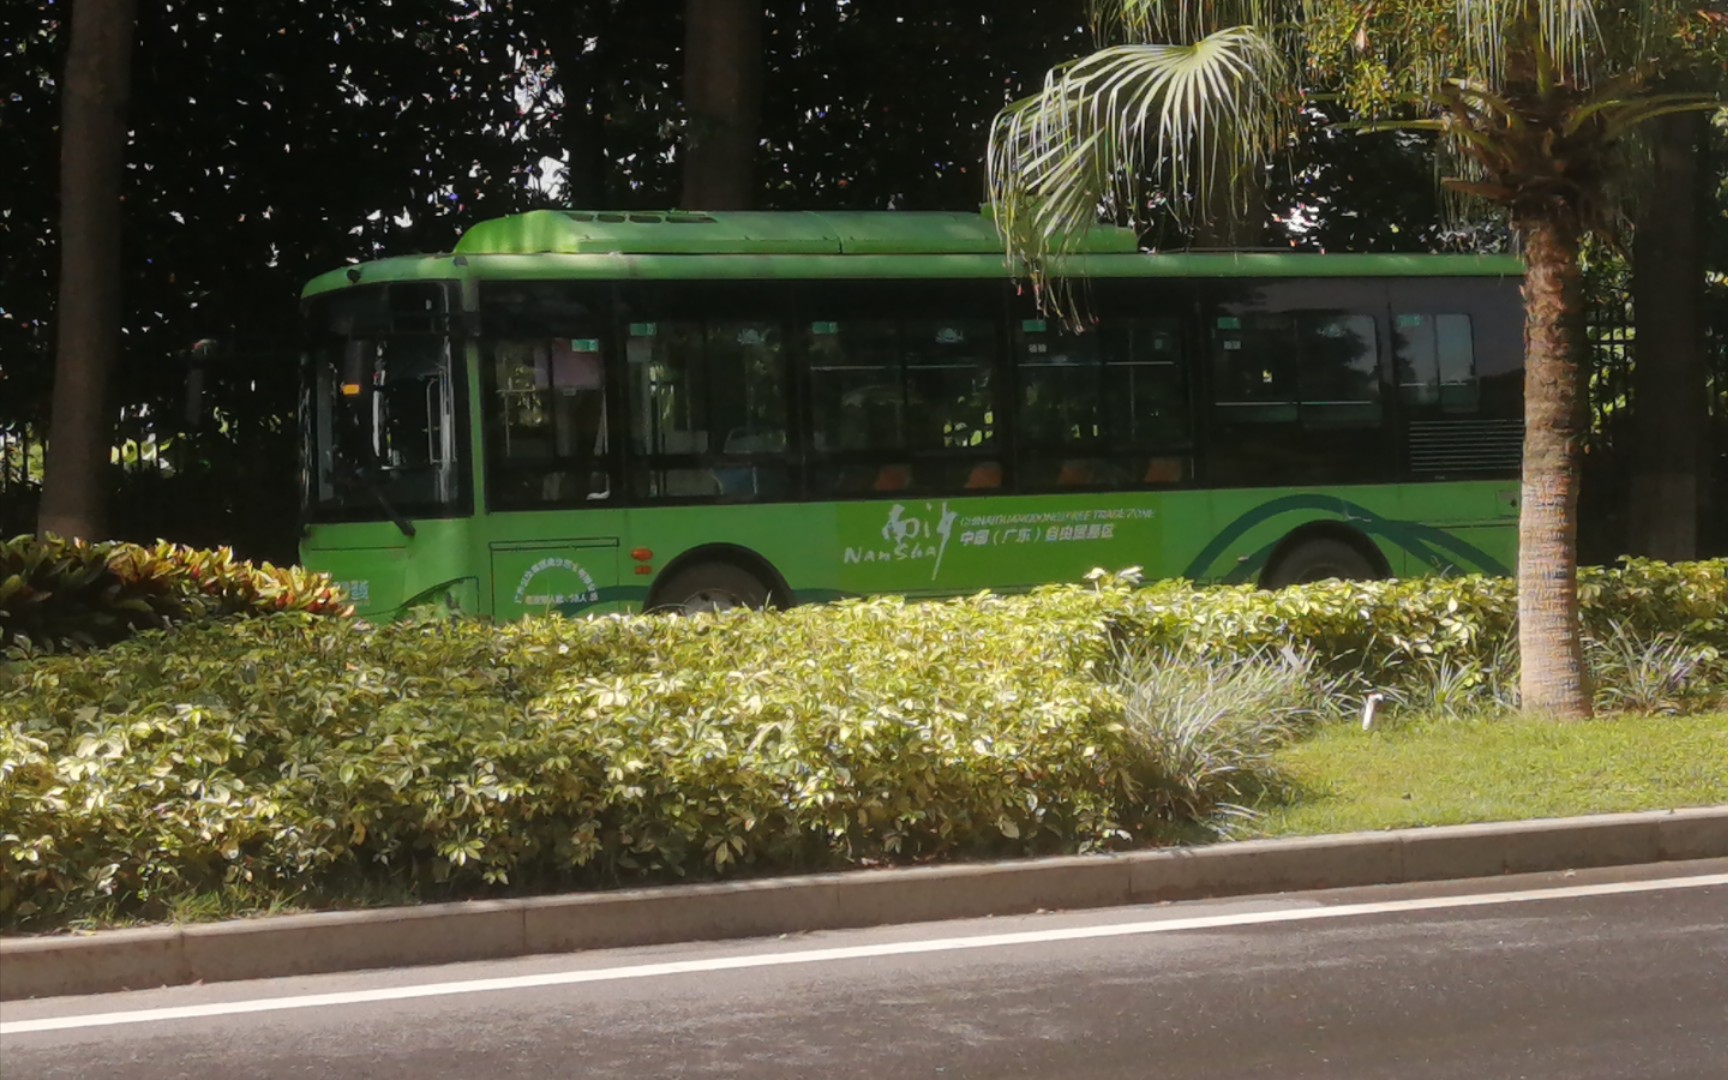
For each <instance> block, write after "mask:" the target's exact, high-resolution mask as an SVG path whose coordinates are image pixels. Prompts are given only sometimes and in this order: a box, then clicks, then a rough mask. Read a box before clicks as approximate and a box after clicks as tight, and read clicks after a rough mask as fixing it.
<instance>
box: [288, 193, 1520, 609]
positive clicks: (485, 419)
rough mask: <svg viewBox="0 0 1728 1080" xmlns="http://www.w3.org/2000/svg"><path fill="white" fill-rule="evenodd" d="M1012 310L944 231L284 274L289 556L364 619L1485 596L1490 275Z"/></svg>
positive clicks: (748, 238)
mask: <svg viewBox="0 0 1728 1080" xmlns="http://www.w3.org/2000/svg"><path fill="white" fill-rule="evenodd" d="M1053 270H1054V272H1055V275H1056V277H1057V278H1058V279H1059V284H1060V285H1061V286H1062V287H1065V288H1069V289H1071V290H1072V291H1073V294H1074V299H1075V302H1076V307H1077V309H1078V310H1079V311H1080V312H1081V313H1082V319H1081V320H1080V321H1079V323H1078V324H1075V323H1074V322H1072V321H1065V320H1063V319H1060V318H1056V317H1053V316H1051V315H1049V314H1047V313H1046V312H1045V311H1044V310H1042V309H1041V307H1040V305H1039V304H1038V303H1037V302H1036V300H1035V298H1034V297H1033V296H1032V295H1030V294H1029V290H1028V288H1027V287H1025V285H1024V283H1023V281H1021V280H1019V279H1017V277H1016V276H1015V275H1014V274H1013V273H1011V272H1010V268H1009V267H1008V266H1007V264H1006V262H1005V259H1004V256H1003V252H1002V246H1001V241H1000V239H999V237H998V235H997V233H996V230H995V228H994V226H993V224H992V223H991V222H990V221H989V220H988V219H986V218H985V217H983V216H980V215H972V214H945V213H895V212H876V213H870V212H859V213H713V214H699V213H679V212H672V213H596V212H574V211H568V212H567V211H551V210H540V211H533V212H530V213H525V214H520V215H516V216H512V217H507V218H503V219H499V220H495V221H488V222H484V223H482V224H479V225H476V226H475V227H474V228H472V229H471V230H470V231H468V232H467V233H466V234H464V235H463V236H462V237H461V239H460V241H459V242H458V243H457V245H456V248H455V250H454V251H453V252H450V253H448V254H440V255H426V256H418V257H403V258H387V259H382V260H379V261H375V262H370V263H364V264H360V265H355V266H350V267H346V268H344V269H340V270H336V271H332V272H330V273H327V274H324V275H322V276H320V277H318V278H316V279H314V280H313V281H312V282H311V283H310V284H309V285H307V287H306V289H305V292H304V308H305V316H306V322H307V326H308V330H309V339H308V346H307V350H306V361H305V364H306V371H305V375H306V378H305V384H304V395H303V399H302V409H301V416H302V428H303V439H304V455H303V469H302V475H303V484H304V493H303V494H304V507H305V528H304V531H303V540H302V556H303V558H304V560H305V562H306V564H307V565H308V566H310V567H313V568H316V569H319V570H324V571H328V572H329V573H330V574H332V575H333V576H334V577H335V578H336V579H337V580H338V581H340V582H341V583H342V584H343V585H344V586H345V587H346V588H347V590H348V591H349V594H350V595H351V597H352V598H353V600H354V602H355V604H356V606H357V608H358V609H359V611H360V612H361V613H363V614H373V615H380V614H386V613H389V612H391V611H395V610H398V609H400V608H402V607H403V606H405V605H408V604H413V603H421V602H427V601H441V602H444V603H447V604H449V605H451V606H453V607H456V608H460V609H462V610H465V611H470V612H474V613H478V614H482V615H488V616H492V617H496V618H500V619H507V618H513V617H516V616H520V615H522V614H525V613H530V612H547V611H556V612H561V613H566V614H577V613H582V614H587V613H602V612H612V611H629V610H640V609H661V608H667V609H676V608H683V609H687V610H702V609H712V608H724V607H728V606H734V605H762V604H777V605H789V604H794V603H802V602H807V601H818V600H829V599H834V598H839V597H847V596H861V595H868V594H876V593H903V594H908V595H943V594H956V593H968V592H974V591H977V590H981V589H994V590H1013V589H1021V588H1026V587H1029V586H1033V585H1036V584H1040V583H1044V582H1056V581H1076V580H1079V579H1081V578H1082V577H1084V575H1085V574H1086V573H1087V572H1088V571H1090V570H1092V569H1093V568H1095V567H1103V568H1108V569H1122V568H1126V567H1129V566H1139V567H1142V568H1143V569H1144V572H1145V573H1146V574H1147V575H1148V576H1152V577H1163V576H1178V575H1179V576H1183V577H1187V578H1191V579H1196V580H1202V581H1228V582H1254V583H1258V584H1261V585H1265V586H1277V585H1282V584H1286V583H1290V582H1297V581H1309V580H1317V579H1323V578H1327V577H1344V578H1367V577H1379V576H1388V575H1411V574H1420V573H1436V572H1439V573H1446V572H1486V573H1491V574H1501V573H1506V572H1507V568H1508V567H1509V566H1511V565H1512V562H1513V557H1514V549H1515V543H1516V529H1515V523H1516V517H1517V512H1518V505H1517V500H1518V471H1519V464H1520V456H1521V450H1522V441H1523V428H1522V416H1523V405H1522V400H1523V385H1522V380H1523V373H1522V369H1523V347H1522V316H1521V308H1520V300H1519V291H1518V290H1519V283H1520V280H1521V275H1522V268H1521V266H1520V264H1519V263H1518V261H1517V260H1515V259H1512V258H1508V257H1477V256H1457V255H1416V256H1403V255H1399V256H1393V255H1308V254H1295V253H1272V254H1262V253H1223V254H1205V253H1184V254H1152V253H1145V252H1142V251H1140V250H1139V249H1138V245H1137V243H1136V240H1135V237H1134V235H1133V234H1132V233H1131V232H1129V231H1127V230H1124V229H1115V228H1107V227H1100V228H1098V229H1097V230H1095V231H1094V232H1093V233H1091V234H1089V235H1088V236H1087V237H1086V239H1085V242H1084V244H1083V245H1082V246H1081V247H1080V248H1079V249H1078V250H1076V251H1075V252H1073V253H1072V254H1071V255H1069V256H1067V257H1065V259H1064V260H1063V261H1062V262H1060V263H1058V264H1057V265H1055V266H1054V267H1053Z"/></svg>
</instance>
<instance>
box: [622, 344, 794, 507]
mask: <svg viewBox="0 0 1728 1080" xmlns="http://www.w3.org/2000/svg"><path fill="white" fill-rule="evenodd" d="M784 341H785V330H784V328H783V327H782V325H781V324H780V323H779V322H777V321H774V320H759V319H736V320H735V319H728V318H709V319H699V318H687V319H684V318H681V319H672V320H657V321H653V322H636V323H631V324H630V327H629V333H628V337H627V340H626V345H625V355H626V361H627V365H626V366H627V368H628V370H629V373H630V376H629V394H630V418H631V433H630V447H631V451H632V454H633V456H634V458H635V461H636V467H634V468H633V469H632V471H631V489H632V493H633V494H635V495H637V496H639V497H643V498H651V499H657V498H670V499H680V498H733V499H754V498H760V497H769V498H772V497H786V496H788V495H790V494H791V493H792V490H793V484H792V473H791V465H790V459H789V458H788V456H787V449H788V445H787V437H786V432H787V420H788V416H789V410H788V406H787V400H786V357H785V347H784Z"/></svg>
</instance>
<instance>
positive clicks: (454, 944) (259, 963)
mask: <svg viewBox="0 0 1728 1080" xmlns="http://www.w3.org/2000/svg"><path fill="white" fill-rule="evenodd" d="M1722 857H1728V806H1715V807H1703V808H1699V809H1692V810H1673V811H1655V812H1650V813H1637V814H1604V815H1599V816H1592V817H1578V818H1556V819H1550V820H1543V821H1520V822H1510V823H1504V824H1488V825H1457V826H1447V827H1441V828H1426V829H1402V830H1396V831H1389V832H1377V833H1350V834H1346V835H1341V836H1320V837H1306V838H1298V839H1289V840H1250V841H1243V842H1239V843H1229V844H1219V845H1217V846H1215V847H1203V848H1164V849H1159V850H1155V851H1142V852H1131V853H1126V854H1119V855H1097V856H1075V857H1063V858H1052V859H1028V860H1023V861H1017V862H1003V863H982V864H979V863H966V864H958V865H949V866H928V867H914V868H910V869H894V870H863V871H853V872H850V873H841V874H814V875H809V876H805V877H794V878H773V879H764V880H757V881H740V882H727V883H722V884H713V885H677V886H667V887H662V888H652V889H631V890H622V891H617V892H606V893H582V894H577V895H571V896H550V897H539V898H533V899H526V900H494V901H475V902H469V903H457V904H428V905H425V906H422V907H410V908H382V909H376V910H371V911H354V912H329V913H323V914H316V915H286V916H275V917H267V918H257V919H242V920H238V921H234V922H224V923H209V924H195V925H189V926H171V927H151V928H147V929H139V930H111V931H102V932H100V933H95V934H87V935H78V936H73V935H65V936H55V937H40V938H11V939H5V940H0V1000H16V999H20V998H31V997H53V996H58V995H63V994H95V993H104V992H107V991H113V990H126V989H140V988H144V987H154V986H164V985H179V984H185V983H195V982H222V981H228V980H236V979H265V978H277V977H281V976H288V975H311V974H317V973H323V972H334V971H359V970H364V969H367V968H382V967H411V966H419V965H427V964H446V963H453V962H456V961H463V960H496V959H502V958H505V957H511V956H525V955H533V954H537V953H559V952H572V951H576V950H580V949H606V948H622V947H628V946H637V945H655V944H664V943H668V942H680V941H705V940H707V941H712V940H722V939H728V938H745V937H760V936H768V935H774V934H787V933H799V932H803V931H810V930H837V929H846V928H854V927H863V926H878V925H883V924H889V923H915V922H928V921H934V920H939V919H962V918H976V917H980V916H985V915H1017V914H1024V913H1026V912H1031V911H1037V910H1040V909H1043V910H1061V909H1070V910H1071V909H1077V908H1092V907H1108V906H1112V905H1121V904H1136V903H1152V902H1157V901H1163V900H1192V899H1200V898H1205V897H1216V896H1232V895H1242V894H1248V893H1274V892H1287V891H1291V890H1298V889H1325V888H1346V887H1351V886H1360V885H1390V884H1397V883H1401V882H1414V881H1439V880H1448V879H1454V878H1468V877H1487V876H1491V875H1495V874H1514V873H1533V872H1538V871H1546V870H1570V869H1582V868H1585V867H1596V866H1622V865H1635V864H1639V863H1655V862H1665V861H1671V860H1681V859H1709V858H1722Z"/></svg>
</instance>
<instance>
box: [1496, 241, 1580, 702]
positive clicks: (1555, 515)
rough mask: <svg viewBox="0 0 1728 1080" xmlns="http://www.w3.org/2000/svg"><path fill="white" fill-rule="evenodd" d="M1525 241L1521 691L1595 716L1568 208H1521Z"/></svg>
mask: <svg viewBox="0 0 1728 1080" xmlns="http://www.w3.org/2000/svg"><path fill="white" fill-rule="evenodd" d="M1514 227H1515V228H1516V229H1517V232H1518V235H1519V236H1520V238H1521V239H1522V240H1523V241H1524V258H1525V263H1526V265H1527V270H1526V271H1525V278H1524V363H1525V368H1524V485H1523V498H1522V503H1521V506H1520V509H1519V514H1518V656H1519V662H1520V677H1519V689H1520V693H1521V695H1522V697H1523V704H1524V708H1525V709H1526V710H1528V711H1530V712H1534V713H1540V714H1545V715H1548V716H1553V717H1557V718H1562V719H1574V718H1581V717H1586V716H1589V715H1590V688H1589V679H1588V676H1587V674H1586V672H1585V669H1584V645H1583V637H1582V625H1581V622H1580V619H1579V613H1578V482H1579V473H1580V471H1581V466H1582V464H1583V462H1582V454H1583V445H1584V426H1585V425H1584V421H1585V409H1584V394H1583V385H1582V384H1583V380H1582V377H1581V374H1580V366H1579V357H1580V356H1581V355H1582V345H1583V340H1582V339H1583V335H1582V333H1581V332H1580V331H1581V329H1582V316H1583V304H1584V288H1583V271H1582V269H1581V268H1580V266H1579V263H1578V244H1579V226H1578V223H1577V220H1576V219H1575V218H1574V217H1573V216H1572V214H1571V213H1570V212H1569V211H1567V210H1565V209H1563V208H1554V209H1550V210H1548V211H1547V212H1546V213H1541V212H1537V213H1529V214H1524V215H1520V216H1518V217H1517V218H1516V219H1515V220H1514Z"/></svg>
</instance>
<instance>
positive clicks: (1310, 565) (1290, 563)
mask: <svg viewBox="0 0 1728 1080" xmlns="http://www.w3.org/2000/svg"><path fill="white" fill-rule="evenodd" d="M1380 576H1381V574H1380V569H1379V567H1377V566H1375V565H1374V563H1373V562H1371V561H1370V560H1369V558H1368V556H1366V555H1364V554H1362V552H1360V551H1358V550H1357V549H1356V548H1355V547H1354V546H1353V545H1351V544H1347V543H1345V542H1344V541H1342V540H1335V539H1333V538H1331V537H1329V536H1316V537H1313V538H1312V539H1309V540H1300V541H1298V542H1297V543H1296V546H1295V547H1292V548H1291V549H1290V550H1289V551H1286V552H1285V553H1284V554H1283V555H1281V556H1279V557H1278V561H1277V562H1276V563H1274V564H1273V566H1272V569H1270V570H1268V571H1267V572H1266V587H1267V588H1268V589H1282V588H1283V587H1284V586H1286V585H1306V584H1307V583H1309V582H1311V581H1330V580H1332V579H1334V578H1335V579H1337V580H1340V581H1372V580H1374V579H1375V578H1378V577H1380Z"/></svg>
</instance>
